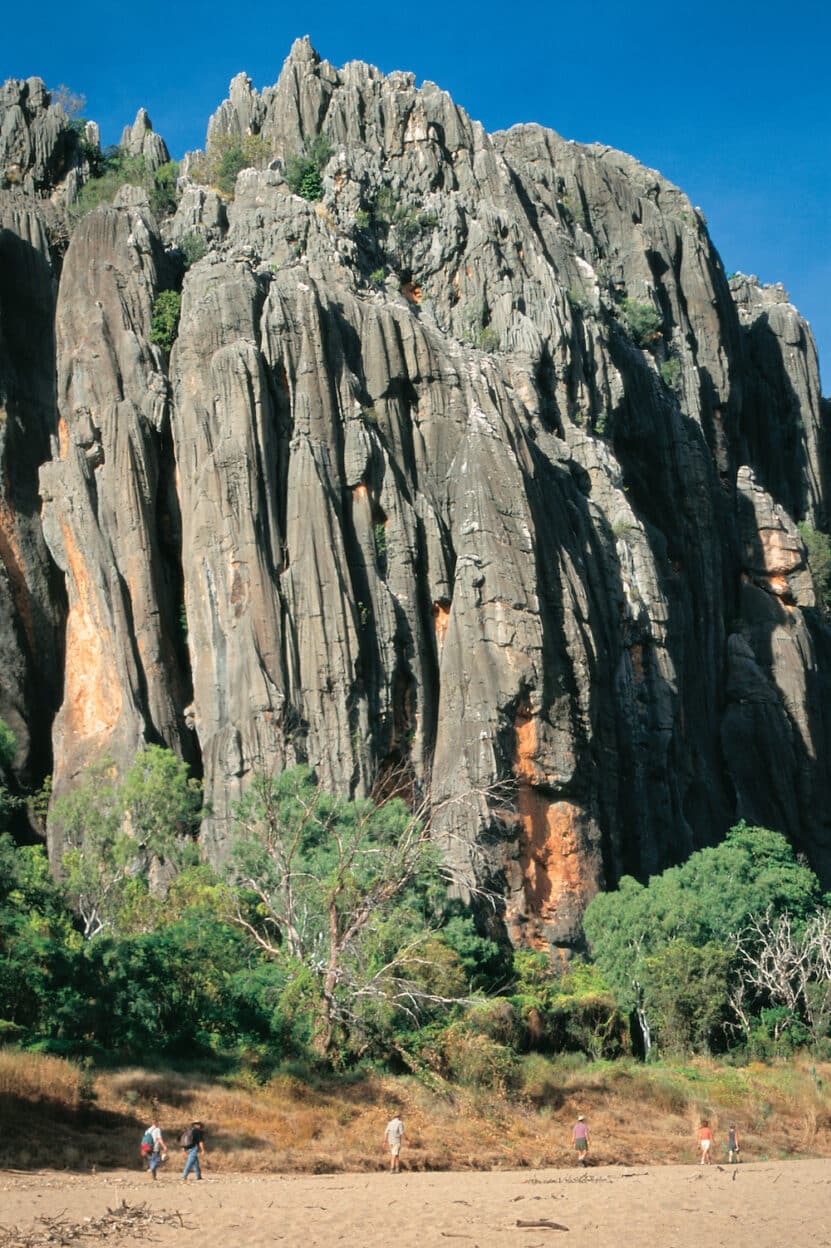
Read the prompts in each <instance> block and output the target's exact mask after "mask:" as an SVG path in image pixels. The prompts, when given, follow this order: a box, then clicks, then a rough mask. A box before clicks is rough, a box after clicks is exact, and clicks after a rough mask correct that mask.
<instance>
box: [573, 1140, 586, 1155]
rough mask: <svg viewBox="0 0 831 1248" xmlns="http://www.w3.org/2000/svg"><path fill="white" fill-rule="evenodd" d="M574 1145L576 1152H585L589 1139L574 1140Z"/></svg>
mask: <svg viewBox="0 0 831 1248" xmlns="http://www.w3.org/2000/svg"><path fill="white" fill-rule="evenodd" d="M574 1147H575V1148H576V1149H577V1151H578V1153H585V1151H586V1149H587V1148H588V1147H589V1141H588V1140H575V1141H574Z"/></svg>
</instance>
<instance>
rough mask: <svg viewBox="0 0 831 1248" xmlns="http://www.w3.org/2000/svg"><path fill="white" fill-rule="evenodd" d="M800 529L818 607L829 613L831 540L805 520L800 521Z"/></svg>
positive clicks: (830, 599)
mask: <svg viewBox="0 0 831 1248" xmlns="http://www.w3.org/2000/svg"><path fill="white" fill-rule="evenodd" d="M798 527H799V532H800V535H801V537H802V540H803V542H804V543H805V552H806V554H807V556H808V568H809V570H810V573H811V578H812V580H813V582H814V593H815V595H816V599H817V606H818V607H819V608H820V609H821V610H822V611H829V610H831V538H829V536H828V534H827V533H821V532H820V531H819V529H814V528H812V527H811V525H810V524H808V523H807V521H805V520H802V521H800V523H799V526H798Z"/></svg>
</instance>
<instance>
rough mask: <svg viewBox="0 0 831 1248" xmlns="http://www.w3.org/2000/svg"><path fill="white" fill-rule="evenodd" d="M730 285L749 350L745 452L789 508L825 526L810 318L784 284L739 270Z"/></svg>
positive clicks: (824, 460) (825, 486)
mask: <svg viewBox="0 0 831 1248" xmlns="http://www.w3.org/2000/svg"><path fill="white" fill-rule="evenodd" d="M730 291H731V293H732V295H733V298H734V300H735V302H736V306H737V308H738V312H739V322H740V324H741V327H742V331H743V338H744V347H745V355H746V364H745V378H746V380H745V396H744V403H743V408H742V436H743V440H744V442H745V447H743V454H744V458H745V459H746V461H747V462H748V463H752V464H753V465H754V467H755V469H756V472H757V474H758V477H759V480H760V481H761V483H762V484H763V485H764V486H765V488H766V489H767V490H769V491H770V493H771V494H772V495H773V497H774V498H775V499H776V501H777V502H779V503H782V505H783V506H784V507H785V508H786V510H787V511H788V512H789V513H790V514H791V515H792V516H796V517H797V518H798V519H805V520H808V521H809V522H810V523H811V524H812V525H814V526H815V527H816V526H818V527H821V528H827V527H828V524H829V521H831V516H829V512H828V505H829V493H828V491H829V484H831V483H829V480H828V471H829V462H831V461H829V457H828V450H827V446H825V445H824V444H823V439H824V437H827V434H824V432H823V430H824V429H827V420H826V421H823V414H822V411H821V397H820V388H819V368H818V365H817V350H816V346H815V344H814V339H813V336H812V334H811V329H810V326H809V325H807V324H806V322H805V321H803V319H802V317H801V316H800V315H799V313H798V312H797V310H796V308H795V307H794V306H793V304H792V303H791V302H790V301H789V299H788V296H787V293H786V292H785V290H784V288H783V287H782V286H760V285H759V282H758V280H757V279H756V278H755V277H745V276H744V275H743V274H736V275H735V276H734V277H732V278H731V279H730Z"/></svg>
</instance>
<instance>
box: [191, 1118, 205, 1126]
mask: <svg viewBox="0 0 831 1248" xmlns="http://www.w3.org/2000/svg"><path fill="white" fill-rule="evenodd" d="M190 1125H191V1126H192V1127H201V1126H202V1123H201V1122H200V1121H199V1119H198V1118H194V1120H193V1122H192V1123H191V1124H190Z"/></svg>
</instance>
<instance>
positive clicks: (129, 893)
mask: <svg viewBox="0 0 831 1248" xmlns="http://www.w3.org/2000/svg"><path fill="white" fill-rule="evenodd" d="M200 812H201V793H200V789H199V786H198V784H197V783H196V782H195V781H193V780H188V778H187V765H186V764H185V763H183V762H181V760H179V759H177V758H176V757H175V755H173V754H172V753H171V751H169V750H164V749H162V748H161V747H159V746H155V745H150V746H147V747H146V748H145V749H144V750H142V751H140V752H139V754H138V755H137V756H136V759H135V760H134V762H133V764H132V766H131V767H130V769H129V770H128V772H127V774H126V776H125V777H124V780H123V781H121V782H119V780H118V778H117V776H116V773H115V768H114V766H113V764H112V762H111V761H110V760H108V759H103V760H101V762H99V763H98V765H97V766H95V767H93V768H91V769H90V771H89V772H88V773H87V775H86V776H85V777H84V779H83V780H82V781H81V782H80V783H79V784H77V785H76V786H75V788H74V789H72V791H71V792H70V793H68V794H66V795H65V796H64V797H62V798H60V799H59V800H58V801H57V802H55V804H54V808H53V810H52V814H51V816H50V825H54V828H55V830H56V832H57V835H58V836H59V837H60V838H61V840H62V841H63V843H64V844H65V845H66V846H67V848H66V850H65V852H64V855H63V858H62V868H63V871H64V877H65V887H66V892H67V896H68V898H69V899H70V902H71V904H72V905H73V906H74V908H75V909H76V910H77V912H78V914H79V915H80V917H81V921H82V923H83V930H84V935H85V936H86V937H87V938H88V939H89V938H92V937H93V936H98V935H100V934H101V933H102V932H105V931H107V932H116V933H117V932H129V931H148V930H150V929H151V928H153V927H154V926H155V925H156V924H157V923H158V922H159V921H160V916H161V913H162V911H163V909H164V893H165V888H166V886H167V884H168V883H169V881H170V880H171V879H172V878H174V877H175V876H176V875H177V874H178V873H179V872H180V871H182V870H183V869H184V868H185V867H186V866H189V865H192V864H193V863H194V862H195V859H196V846H195V842H194V839H193V838H194V834H195V831H196V828H197V826H198V821H199V817H200ZM151 873H152V875H153V877H154V888H152V889H151Z"/></svg>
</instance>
